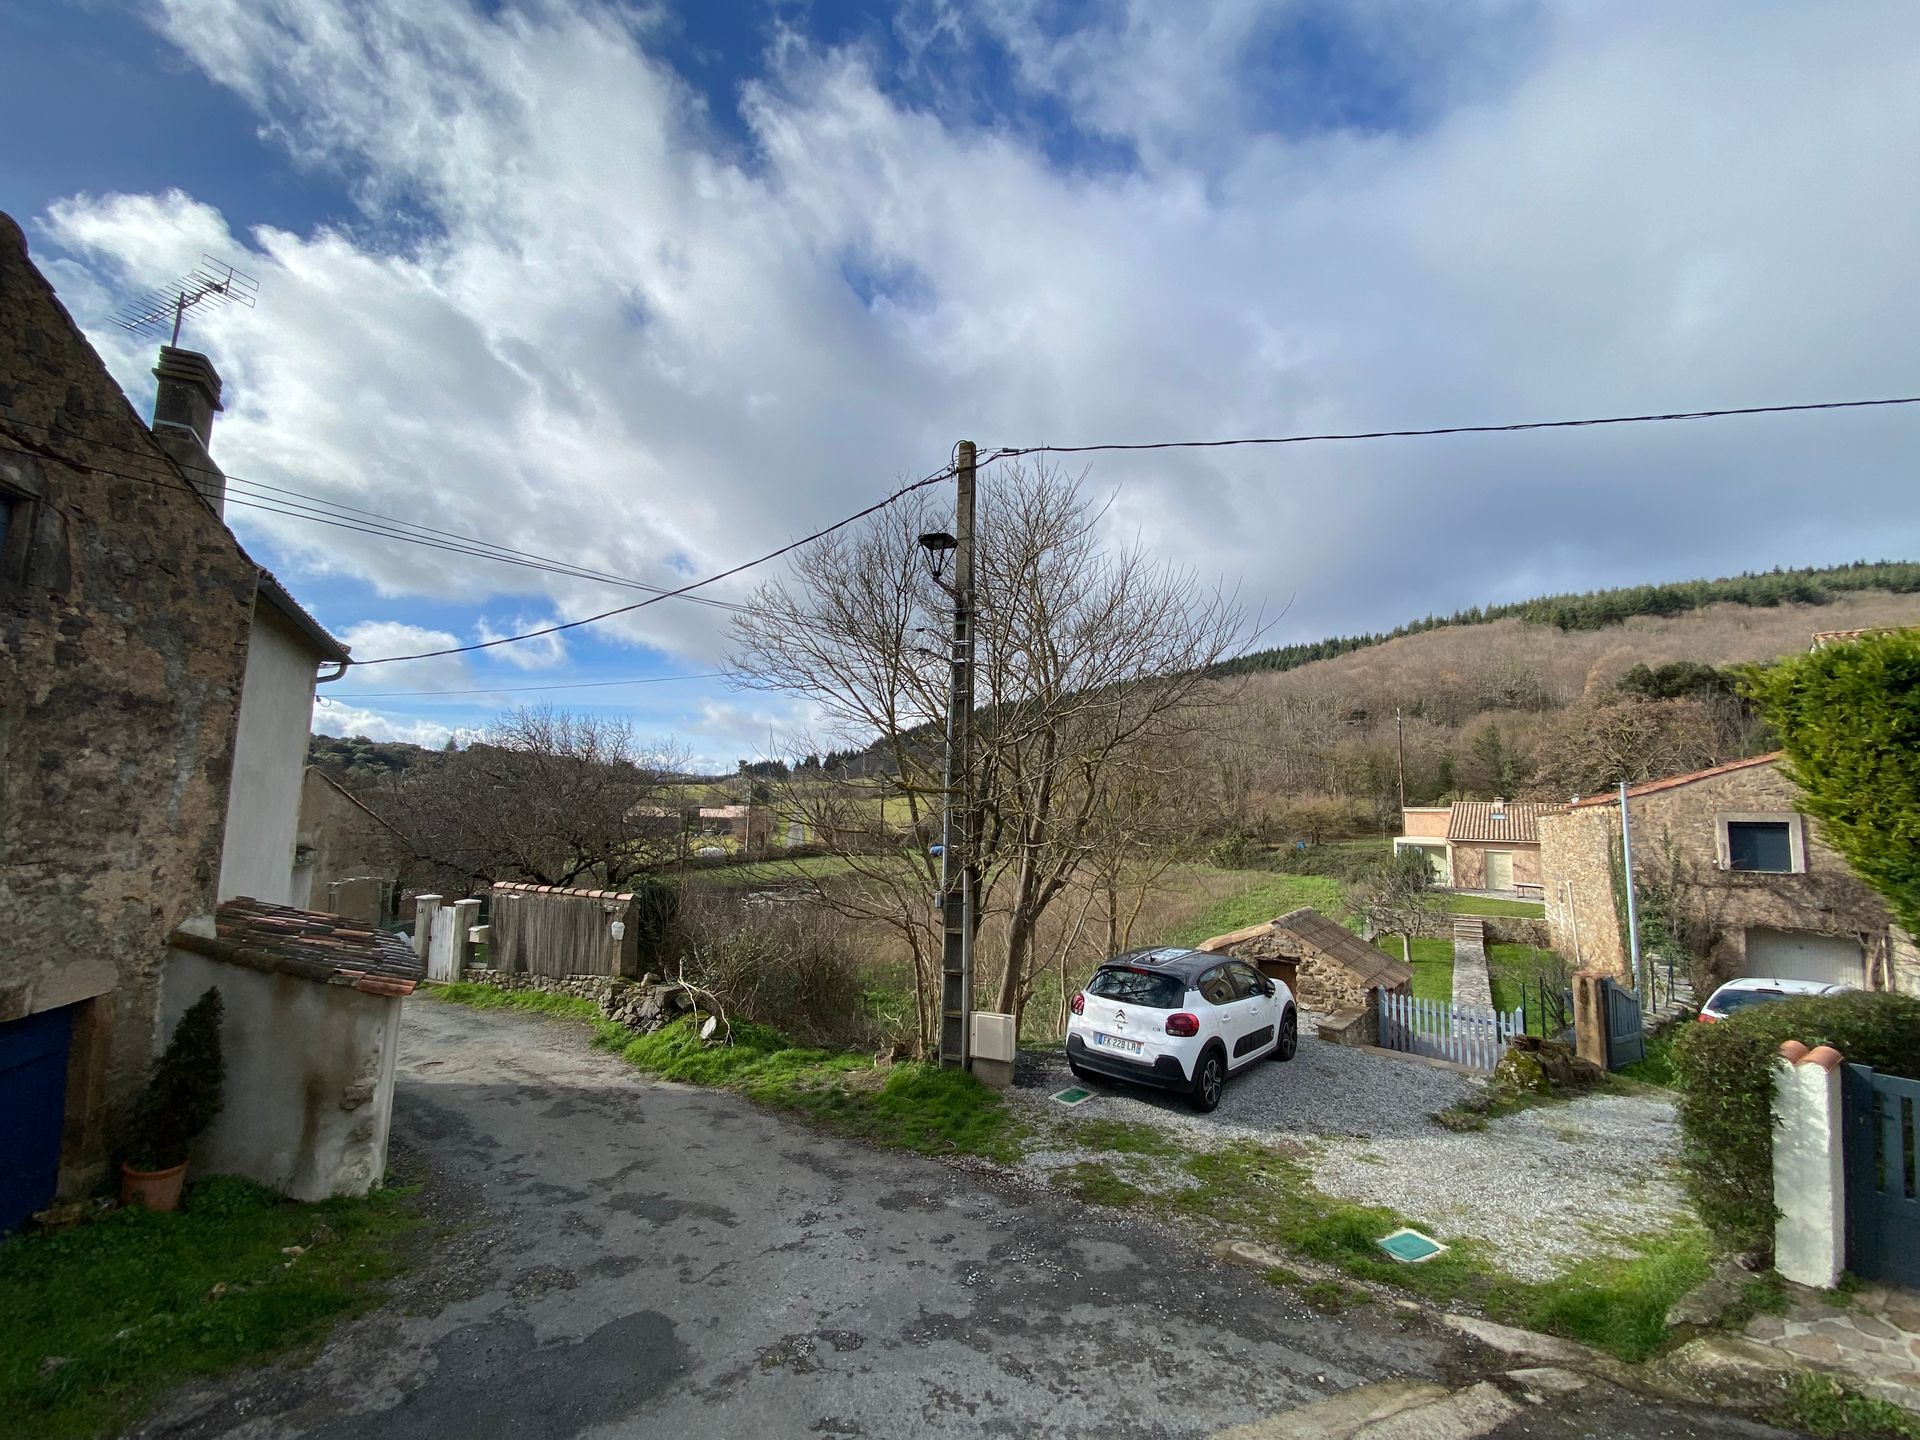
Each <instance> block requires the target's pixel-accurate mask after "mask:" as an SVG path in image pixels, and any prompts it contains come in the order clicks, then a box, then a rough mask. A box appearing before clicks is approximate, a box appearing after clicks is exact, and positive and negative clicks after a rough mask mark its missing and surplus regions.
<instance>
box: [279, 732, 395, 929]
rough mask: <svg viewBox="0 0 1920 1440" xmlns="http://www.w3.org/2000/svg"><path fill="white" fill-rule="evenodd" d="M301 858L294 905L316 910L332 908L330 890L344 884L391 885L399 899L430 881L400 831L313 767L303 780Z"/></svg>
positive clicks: (299, 850) (297, 860)
mask: <svg viewBox="0 0 1920 1440" xmlns="http://www.w3.org/2000/svg"><path fill="white" fill-rule="evenodd" d="M295 859H296V864H295V866H294V872H293V873H294V897H293V903H294V904H296V905H300V906H304V907H306V908H307V909H311V910H328V909H331V908H332V907H331V904H330V901H329V892H330V887H331V886H333V885H336V884H338V883H340V882H341V881H343V880H353V879H358V878H360V877H363V876H371V877H374V878H376V879H380V880H385V881H387V882H388V883H389V884H390V886H391V887H392V890H391V893H392V894H393V895H394V896H395V897H398V896H399V895H400V894H401V893H402V892H403V891H404V890H405V889H406V888H407V887H408V886H409V885H414V884H417V883H423V882H424V881H425V880H426V879H427V867H426V866H425V865H423V864H421V863H420V862H419V861H417V860H416V859H415V858H414V854H413V850H412V848H411V847H410V846H409V845H408V844H407V842H406V841H405V840H404V839H402V838H401V836H400V835H399V834H398V833H397V832H396V831H394V830H393V829H392V828H391V827H390V826H388V825H387V824H386V823H385V822H384V821H382V820H381V819H380V817H379V816H377V815H375V814H374V813H373V812H372V811H371V810H369V809H367V807H366V806H364V805H362V804H361V803H360V802H359V801H358V800H355V799H354V798H353V797H352V796H351V795H349V794H347V792H346V791H344V790H342V789H341V788H340V787H339V786H338V785H336V784H334V782H333V781H331V780H329V779H328V778H327V777H326V776H325V775H323V774H321V773H320V771H319V770H317V769H315V768H314V767H312V766H308V767H307V771H306V775H305V777H304V778H303V779H302V781H301V788H300V831H299V848H298V849H297V850H296V852H295Z"/></svg>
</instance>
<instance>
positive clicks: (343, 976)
mask: <svg viewBox="0 0 1920 1440" xmlns="http://www.w3.org/2000/svg"><path fill="white" fill-rule="evenodd" d="M213 918H214V933H213V934H211V935H196V934H194V933H192V932H191V931H186V930H176V931H174V932H173V934H171V935H169V936H168V937H167V943H168V944H169V945H171V946H173V947H174V948H176V949H179V950H187V951H191V952H192V953H194V954H196V955H206V956H209V957H210V958H212V959H215V960H225V961H227V962H228V963H229V964H232V965H244V966H246V967H247V968H248V969H250V970H261V971H266V972H268V973H270V974H277V975H295V976H298V977H300V978H301V979H303V980H312V981H314V982H315V983H317V984H322V985H351V986H352V987H353V988H354V989H356V990H364V991H366V992H367V993H368V994H371V995H411V994H412V993H413V990H414V987H415V986H416V985H418V984H419V983H420V982H421V981H422V980H424V979H425V978H426V974H427V969H426V966H425V964H424V963H422V961H421V959H420V957H419V956H417V955H415V954H414V953H413V945H412V944H411V943H410V942H409V941H408V940H407V938H406V937H405V936H404V935H395V934H393V933H391V932H389V931H386V930H370V929H368V928H367V927H366V926H364V925H360V924H357V923H355V922H353V921H350V920H348V919H347V918H346V917H345V916H341V915H327V914H323V913H321V912H320V911H317V910H295V909H294V908H293V907H291V906H289V905H269V904H267V903H266V902H265V901H264V900H251V899H247V898H244V897H242V898H238V899H233V900H228V901H225V902H223V903H222V904H221V906H220V908H219V909H218V910H216V911H215V912H214V917H213Z"/></svg>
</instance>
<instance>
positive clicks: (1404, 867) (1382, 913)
mask: <svg viewBox="0 0 1920 1440" xmlns="http://www.w3.org/2000/svg"><path fill="white" fill-rule="evenodd" d="M1347 904H1348V905H1349V907H1351V908H1352V910H1353V912H1354V913H1355V914H1356V915H1358V916H1359V917H1360V926H1361V929H1360V934H1361V938H1362V939H1364V940H1366V941H1367V942H1368V943H1369V944H1371V943H1373V941H1374V940H1376V939H1378V938H1379V937H1380V936H1382V935H1398V936H1399V937H1400V953H1401V955H1402V957H1403V958H1404V959H1405V960H1406V961H1407V963H1408V964H1412V963H1413V943H1412V942H1413V937H1414V936H1415V935H1418V934H1421V933H1423V932H1425V931H1427V930H1431V929H1433V928H1434V927H1436V926H1437V925H1439V923H1440V922H1441V920H1442V919H1443V918H1444V917H1445V915H1446V913H1447V912H1446V910H1445V908H1444V907H1443V906H1442V905H1441V904H1440V902H1439V901H1438V900H1437V899H1436V898H1435V897H1434V895H1433V871H1432V869H1431V868H1430V867H1429V864H1428V861H1427V857H1426V856H1425V855H1424V854H1422V853H1421V852H1420V851H1418V850H1401V851H1398V852H1396V853H1395V854H1394V855H1393V856H1392V858H1390V859H1387V860H1383V861H1382V862H1381V863H1380V864H1379V865H1378V866H1376V867H1375V868H1374V870H1373V871H1372V873H1371V874H1369V875H1368V876H1367V878H1366V879H1364V880H1362V881H1360V882H1359V883H1357V884H1355V885H1353V886H1351V887H1349V889H1348V891H1347Z"/></svg>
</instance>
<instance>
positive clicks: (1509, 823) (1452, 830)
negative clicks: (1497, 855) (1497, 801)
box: [1447, 800, 1560, 845]
mask: <svg viewBox="0 0 1920 1440" xmlns="http://www.w3.org/2000/svg"><path fill="white" fill-rule="evenodd" d="M1559 808H1560V807H1559V806H1558V805H1555V804H1552V803H1543V802H1541V801H1538V800H1508V801H1504V802H1503V803H1502V804H1501V806H1500V808H1499V809H1498V810H1496V809H1495V808H1494V804H1493V802H1492V801H1491V800H1456V801H1454V802H1453V805H1452V808H1451V809H1450V811H1449V813H1448V816H1447V839H1449V840H1504V841H1506V842H1507V843H1509V844H1513V845H1537V844H1539V843H1540V835H1539V832H1538V831H1537V830H1535V828H1534V826H1535V824H1536V823H1537V822H1538V821H1539V819H1540V817H1541V816H1542V815H1546V814H1550V813H1551V812H1553V811H1555V810H1558V809H1559Z"/></svg>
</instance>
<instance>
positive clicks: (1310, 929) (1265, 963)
mask: <svg viewBox="0 0 1920 1440" xmlns="http://www.w3.org/2000/svg"><path fill="white" fill-rule="evenodd" d="M1200 948H1201V949H1202V950H1205V951H1207V952H1209V953H1210V954H1221V955H1235V956H1238V957H1239V958H1240V959H1242V960H1251V961H1253V962H1254V963H1255V964H1256V965H1258V966H1259V967H1260V969H1261V970H1262V971H1263V972H1264V973H1266V974H1268V975H1272V976H1274V977H1275V978H1277V979H1281V980H1285V981H1286V982H1287V984H1288V986H1289V987H1290V988H1291V989H1292V990H1293V995H1294V999H1295V1000H1297V1001H1299V1003H1300V1008H1301V1009H1302V1010H1306V1011H1310V1012H1312V1013H1314V1014H1318V1015H1330V1014H1333V1013H1334V1012H1335V1011H1339V1010H1365V1009H1367V1008H1368V1007H1369V1006H1370V1004H1371V1003H1372V1002H1371V997H1370V992H1371V991H1374V990H1387V991H1391V992H1393V993H1395V994H1411V993H1412V990H1413V967H1412V966H1410V965H1408V964H1407V963H1406V962H1405V961H1404V960H1396V959H1394V958H1393V957H1392V956H1391V955H1388V954H1386V953H1384V952H1383V951H1380V950H1376V949H1374V948H1373V946H1371V945H1369V944H1368V943H1367V942H1366V941H1364V940H1362V939H1361V938H1360V937H1359V936H1358V935H1356V934H1354V933H1353V931H1351V930H1349V929H1347V927H1346V926H1344V925H1342V924H1340V923H1339V922H1338V921H1336V920H1332V919H1329V918H1328V917H1327V916H1325V915H1322V914H1321V913H1320V912H1319V911H1318V910H1315V909H1314V908H1313V907H1312V906H1307V905H1303V906H1302V907H1301V908H1300V909H1298V910H1289V911H1288V912H1287V913H1286V914H1285V915H1282V916H1280V918H1279V919H1277V920H1269V921H1267V922H1265V923H1264V924H1261V925H1249V926H1248V927H1247V928H1246V929H1244V930H1235V931H1232V932H1231V933H1229V934H1226V935H1216V936H1214V937H1213V938H1212V939H1211V940H1208V941H1206V942H1205V943H1203V944H1202V945H1201V946H1200Z"/></svg>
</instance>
